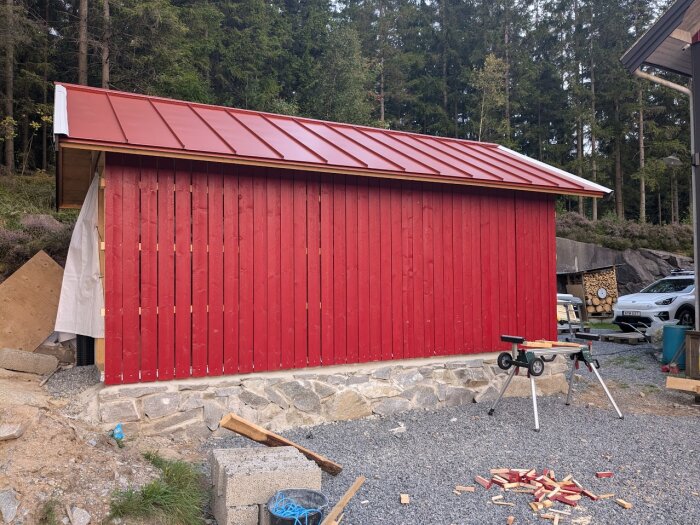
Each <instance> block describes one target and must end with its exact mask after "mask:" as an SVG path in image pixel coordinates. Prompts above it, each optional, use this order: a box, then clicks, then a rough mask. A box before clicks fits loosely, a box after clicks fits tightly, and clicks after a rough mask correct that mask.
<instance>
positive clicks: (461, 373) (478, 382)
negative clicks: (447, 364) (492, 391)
mask: <svg viewBox="0 0 700 525" xmlns="http://www.w3.org/2000/svg"><path fill="white" fill-rule="evenodd" d="M452 373H453V374H454V375H455V377H456V378H457V381H458V382H459V383H461V384H462V385H465V386H469V387H479V386H486V385H487V384H488V382H489V379H488V377H487V376H486V372H485V371H484V369H483V368H472V367H466V368H457V369H454V370H452Z"/></svg>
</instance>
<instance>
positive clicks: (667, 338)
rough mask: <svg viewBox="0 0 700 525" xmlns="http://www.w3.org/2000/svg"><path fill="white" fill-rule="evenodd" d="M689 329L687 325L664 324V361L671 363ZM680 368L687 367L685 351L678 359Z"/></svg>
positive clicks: (677, 362)
mask: <svg viewBox="0 0 700 525" xmlns="http://www.w3.org/2000/svg"><path fill="white" fill-rule="evenodd" d="M687 331H688V327H687V326H678V325H666V326H664V346H663V354H662V356H663V362H664V364H669V363H670V362H671V361H673V357H674V356H675V355H676V353H677V352H678V349H679V348H680V347H681V345H682V344H683V342H684V341H685V333H686V332H687ZM676 364H677V365H678V368H681V369H685V352H682V353H681V355H679V356H678V358H677V359H676Z"/></svg>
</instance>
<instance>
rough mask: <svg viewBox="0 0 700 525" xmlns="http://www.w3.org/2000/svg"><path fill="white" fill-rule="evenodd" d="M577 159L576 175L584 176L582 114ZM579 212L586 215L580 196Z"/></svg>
mask: <svg viewBox="0 0 700 525" xmlns="http://www.w3.org/2000/svg"><path fill="white" fill-rule="evenodd" d="M576 160H577V161H578V162H577V164H576V175H578V176H579V177H583V122H581V117H580V116H579V118H578V122H577V124H576ZM578 212H579V214H580V215H582V216H583V217H585V216H586V210H585V209H584V204H583V197H579V198H578Z"/></svg>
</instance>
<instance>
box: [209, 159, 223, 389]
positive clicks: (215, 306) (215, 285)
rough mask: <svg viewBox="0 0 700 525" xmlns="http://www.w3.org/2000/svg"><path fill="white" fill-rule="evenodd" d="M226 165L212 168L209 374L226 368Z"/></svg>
mask: <svg viewBox="0 0 700 525" xmlns="http://www.w3.org/2000/svg"><path fill="white" fill-rule="evenodd" d="M223 169H224V166H223V164H215V163H211V164H209V167H208V177H207V192H208V197H209V198H208V201H209V202H208V208H207V209H208V214H207V216H208V220H209V232H208V233H209V237H208V241H207V254H208V256H209V281H208V284H207V293H208V302H207V305H208V307H209V308H208V312H207V316H208V317H209V331H208V344H207V369H208V372H207V374H208V375H210V376H219V375H221V374H222V373H223V371H224V252H223V249H224V181H223Z"/></svg>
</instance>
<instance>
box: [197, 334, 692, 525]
mask: <svg viewBox="0 0 700 525" xmlns="http://www.w3.org/2000/svg"><path fill="white" fill-rule="evenodd" d="M594 351H595V353H596V354H598V355H600V361H601V365H602V367H601V373H602V374H603V376H604V378H606V379H609V380H610V386H612V390H613V395H614V396H615V397H616V400H617V401H618V404H619V405H620V408H621V410H622V411H623V413H624V414H625V419H624V420H620V419H618V418H617V417H616V415H615V414H614V412H613V411H612V409H611V408H609V407H608V406H607V405H606V403H607V401H606V400H605V398H603V397H602V396H601V395H600V392H599V389H597V388H596V387H594V386H591V384H590V383H589V381H588V373H587V372H582V374H581V375H582V378H581V381H579V382H577V385H576V388H577V392H578V393H579V395H578V396H574V402H573V404H572V406H570V407H566V406H564V396H553V397H547V398H540V399H539V407H540V423H541V426H542V430H541V432H539V433H535V432H533V431H532V426H533V422H532V406H531V401H530V400H529V399H515V398H509V399H505V400H504V401H503V402H502V403H501V405H500V406H499V409H498V410H497V412H496V415H495V416H493V417H489V416H488V415H486V412H487V410H488V406H485V405H483V404H472V405H466V406H461V407H456V408H449V409H441V410H434V411H412V412H408V413H405V414H400V415H397V416H394V417H388V418H370V419H364V420H359V421H348V422H343V423H332V424H326V425H320V426H317V427H312V428H306V429H297V430H295V431H290V432H286V433H285V436H287V437H289V438H291V439H292V440H294V441H296V442H298V443H299V444H301V445H303V446H306V447H308V448H310V449H312V450H315V451H317V452H319V453H321V454H325V455H327V456H328V457H330V458H332V459H333V460H335V461H337V462H339V463H341V464H342V465H343V466H344V470H343V472H342V473H341V474H340V475H339V476H337V477H335V478H334V477H331V476H328V475H326V474H324V483H323V490H324V491H325V492H326V494H327V495H328V496H329V499H330V500H331V502H332V503H335V502H336V501H337V500H338V499H339V498H340V496H341V495H342V494H343V493H344V491H345V490H346V489H347V488H348V487H349V486H350V485H351V484H352V482H353V481H354V479H355V477H357V476H359V475H364V476H366V477H367V482H366V483H365V485H364V486H363V488H362V489H361V490H360V492H359V493H358V494H357V495H356V496H355V498H353V499H352V501H351V502H350V505H349V506H348V507H347V508H346V513H345V518H344V520H343V524H344V525H368V524H374V523H389V524H397V525H398V524H406V525H409V524H411V525H414V524H415V525H418V524H447V525H449V524H482V523H483V524H490V523H496V524H498V523H505V522H506V519H507V517H508V516H509V515H512V516H515V517H516V522H515V523H516V524H517V523H546V522H543V521H542V520H541V519H540V518H538V517H536V516H534V515H533V514H532V512H531V511H530V509H529V507H528V506H527V502H528V501H530V500H531V496H529V495H526V494H513V493H506V496H505V500H506V501H513V502H515V503H516V505H515V506H514V507H503V506H496V505H493V504H491V503H490V497H491V496H494V495H496V494H498V493H499V492H498V489H497V488H492V489H491V490H489V491H485V490H484V489H482V488H481V487H479V486H477V490H476V492H474V493H471V494H470V493H466V494H462V495H461V496H458V495H455V494H454V493H453V492H452V491H453V489H454V486H455V485H458V484H463V485H464V484H466V485H473V484H474V483H473V479H474V476H475V475H484V476H488V473H489V469H491V468H497V467H510V468H537V469H542V468H544V467H549V468H552V469H554V470H555V471H556V473H557V475H558V476H564V475H566V474H569V473H571V474H573V476H574V477H575V478H576V479H577V480H578V481H579V482H580V483H582V484H583V485H584V487H586V488H590V489H591V490H592V491H593V492H594V493H598V494H602V493H607V492H613V493H615V494H616V497H620V498H623V499H625V500H626V501H629V502H630V503H632V504H633V505H634V506H633V508H632V509H630V510H625V509H623V508H621V507H619V506H618V505H617V504H616V503H615V502H614V500H613V499H611V500H599V501H595V502H594V501H590V500H588V499H587V498H584V499H582V500H581V503H580V505H579V506H578V507H576V508H573V509H571V508H566V507H565V506H564V505H562V504H560V503H557V504H556V505H555V507H554V508H558V509H561V510H571V513H572V514H571V517H570V519H568V520H565V521H563V522H562V523H567V522H568V523H578V524H587V523H598V524H609V523H616V524H626V523H629V524H643V523H644V524H646V523H648V524H655V525H658V524H670V523H679V524H680V523H683V524H685V523H688V524H690V523H700V484H698V483H697V480H698V479H700V439H698V434H699V433H700V417H699V416H700V409H699V408H697V407H693V406H692V402H691V401H692V400H691V398H690V396H687V395H684V394H681V393H673V392H669V391H666V390H665V389H663V384H664V375H663V374H661V373H660V372H659V364H658V362H656V360H655V359H654V357H653V355H652V349H651V348H650V347H649V346H647V345H638V346H627V345H617V344H608V343H596V344H595V347H594ZM602 354H610V355H602ZM674 405H675V406H674ZM666 414H673V415H666ZM401 425H404V426H405V429H406V430H405V432H401V433H394V432H391V431H390V430H391V429H394V428H396V427H399V426H401ZM250 445H251V442H250V441H247V440H245V439H243V438H239V437H235V436H233V435H232V436H231V437H226V438H224V439H212V440H210V441H209V442H208V443H207V448H209V447H212V446H214V447H219V446H250ZM599 470H611V471H613V472H614V473H615V476H614V477H613V478H612V479H597V478H595V476H594V474H595V472H596V471H599ZM400 493H406V494H409V495H410V497H411V503H410V504H409V505H401V504H400V503H399V494H400Z"/></svg>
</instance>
